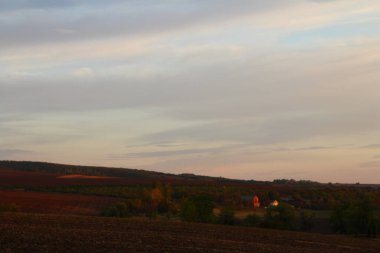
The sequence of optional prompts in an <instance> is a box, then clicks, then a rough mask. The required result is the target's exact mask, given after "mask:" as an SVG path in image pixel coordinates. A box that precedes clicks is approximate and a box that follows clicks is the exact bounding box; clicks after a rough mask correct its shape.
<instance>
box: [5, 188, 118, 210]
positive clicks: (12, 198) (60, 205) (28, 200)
mask: <svg viewBox="0 0 380 253" xmlns="http://www.w3.org/2000/svg"><path fill="white" fill-rule="evenodd" d="M118 201H119V199H117V198H108V197H97V196H84V195H78V194H61V193H40V192H24V191H8V190H0V205H7V204H15V205H17V206H18V207H19V209H20V210H21V211H23V212H31V213H55V214H81V215H99V214H100V213H101V211H102V210H103V209H104V208H106V207H109V206H111V205H113V204H115V203H116V202H118Z"/></svg>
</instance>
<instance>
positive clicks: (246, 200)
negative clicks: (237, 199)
mask: <svg viewBox="0 0 380 253" xmlns="http://www.w3.org/2000/svg"><path fill="white" fill-rule="evenodd" d="M241 201H242V204H243V206H246V207H253V208H259V207H260V199H259V197H258V196H257V195H248V196H241Z"/></svg>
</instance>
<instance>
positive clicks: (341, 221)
mask: <svg viewBox="0 0 380 253" xmlns="http://www.w3.org/2000/svg"><path fill="white" fill-rule="evenodd" d="M330 223H331V226H332V228H333V229H334V230H335V231H336V232H339V233H343V234H353V235H355V236H358V235H367V236H368V237H376V235H377V230H378V228H379V217H378V216H377V215H376V212H375V207H374V206H373V205H372V203H371V201H370V200H369V199H366V198H364V199H361V200H359V201H356V202H353V203H351V204H345V205H341V206H339V207H337V208H336V209H335V210H334V211H333V213H332V215H331V218H330Z"/></svg>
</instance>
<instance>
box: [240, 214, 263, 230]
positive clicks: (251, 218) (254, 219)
mask: <svg viewBox="0 0 380 253" xmlns="http://www.w3.org/2000/svg"><path fill="white" fill-rule="evenodd" d="M261 221H262V219H261V217H260V216H258V215H257V214H250V215H248V216H247V217H245V219H244V221H243V224H244V225H245V226H249V227H257V226H259V225H260V223H261Z"/></svg>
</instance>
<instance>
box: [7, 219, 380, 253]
mask: <svg viewBox="0 0 380 253" xmlns="http://www.w3.org/2000/svg"><path fill="white" fill-rule="evenodd" d="M0 252H251V253H255V252H260V253H270V252H282V253H290V252H292V253H293V252H294V253H301V252H302V253H320V252H324V253H339V252H342V253H343V252H344V253H356V252H357V253H359V252H361V253H375V252H380V242H379V241H375V240H370V239H356V238H350V237H343V236H337V235H334V236H333V235H322V234H308V233H300V232H289V231H277V230H265V229H258V228H244V227H229V226H220V225H206V224H195V223H183V222H174V221H167V220H148V219H143V218H134V219H118V218H101V217H90V216H59V215H41V214H38V215H36V214H10V213H8V214H2V215H0Z"/></svg>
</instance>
